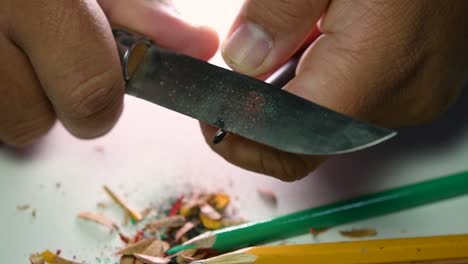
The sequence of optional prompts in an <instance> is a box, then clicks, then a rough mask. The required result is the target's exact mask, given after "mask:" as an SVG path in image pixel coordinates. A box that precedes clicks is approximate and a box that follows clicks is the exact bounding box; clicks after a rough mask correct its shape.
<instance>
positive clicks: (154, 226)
mask: <svg viewBox="0 0 468 264" xmlns="http://www.w3.org/2000/svg"><path fill="white" fill-rule="evenodd" d="M185 222H186V219H185V217H183V216H181V215H174V216H168V217H164V218H161V219H157V220H155V221H153V222H150V223H148V224H147V225H146V227H145V229H148V230H150V231H157V230H159V229H161V228H164V227H181V226H183V225H184V224H185Z"/></svg>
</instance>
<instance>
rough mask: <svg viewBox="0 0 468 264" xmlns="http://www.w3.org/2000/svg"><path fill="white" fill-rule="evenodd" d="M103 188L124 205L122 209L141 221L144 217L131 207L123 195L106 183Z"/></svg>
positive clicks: (114, 199) (113, 198)
mask: <svg viewBox="0 0 468 264" xmlns="http://www.w3.org/2000/svg"><path fill="white" fill-rule="evenodd" d="M103 188H104V191H105V192H106V193H107V194H108V195H109V196H110V197H111V199H112V200H113V201H114V202H116V203H117V204H118V205H119V206H120V207H122V209H124V210H125V211H126V212H127V213H128V214H129V215H130V216H131V217H132V218H133V219H135V220H136V221H141V220H142V219H143V217H142V216H141V214H140V212H138V211H137V210H135V209H133V208H132V207H130V206H129V205H128V203H127V201H125V199H124V198H123V197H122V196H120V195H118V194H117V193H115V192H114V191H112V190H111V189H110V188H109V187H108V186H107V185H104V186H103Z"/></svg>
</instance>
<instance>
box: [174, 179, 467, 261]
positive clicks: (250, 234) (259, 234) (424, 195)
mask: <svg viewBox="0 0 468 264" xmlns="http://www.w3.org/2000/svg"><path fill="white" fill-rule="evenodd" d="M467 193H468V171H466V172H461V173H456V174H452V175H449V176H446V177H442V178H437V179H433V180H428V181H424V182H420V183H416V184H411V185H407V186H403V187H398V188H395V189H390V190H387V191H383V192H378V193H373V194H368V195H364V196H361V197H357V198H354V199H350V200H346V201H341V202H337V203H333V204H330V205H325V206H320V207H316V208H312V209H307V210H304V211H300V212H296V213H292V214H288V215H284V216H280V217H276V218H271V219H267V220H263V221H257V222H251V223H247V224H243V225H239V226H234V227H229V228H224V229H220V230H216V231H213V232H206V233H204V234H201V235H200V236H198V237H195V238H193V239H192V240H189V241H187V242H186V243H184V244H183V245H180V246H176V247H173V248H171V249H169V250H168V252H167V253H168V254H170V255H171V254H175V253H177V252H179V251H182V250H185V249H191V248H212V249H216V250H219V251H220V252H227V251H232V250H236V249H240V248H244V247H247V246H252V245H257V244H260V243H265V242H269V241H274V240H279V239H284V238H288V237H292V236H296V235H301V234H306V233H308V232H309V230H310V228H314V229H316V230H320V229H324V228H330V227H333V226H337V225H341V224H345V223H349V222H354V221H358V220H362V219H367V218H371V217H376V216H380V215H384V214H389V213H393V212H397V211H400V210H405V209H409V208H412V207H416V206H420V205H424V204H429V203H433V202H437V201H440V200H444V199H448V198H452V197H455V196H459V195H463V194H467Z"/></svg>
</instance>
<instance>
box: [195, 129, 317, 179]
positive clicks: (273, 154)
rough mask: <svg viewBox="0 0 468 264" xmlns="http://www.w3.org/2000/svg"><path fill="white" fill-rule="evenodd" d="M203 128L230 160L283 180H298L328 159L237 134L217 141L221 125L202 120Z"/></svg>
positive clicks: (243, 166)
mask: <svg viewBox="0 0 468 264" xmlns="http://www.w3.org/2000/svg"><path fill="white" fill-rule="evenodd" d="M201 129H202V132H203V136H204V137H205V140H206V142H207V144H208V145H209V146H210V147H211V149H212V150H213V151H215V152H216V153H218V154H219V155H221V156H222V157H223V158H224V159H225V160H227V161H228V162H230V163H232V164H234V165H236V166H239V167H242V168H244V169H247V170H250V171H254V172H258V173H262V174H266V175H269V176H273V177H275V178H278V179H280V180H283V181H295V180H299V179H301V178H303V177H305V176H307V175H308V174H309V173H310V172H311V171H313V170H315V169H316V168H317V167H318V166H319V165H320V164H321V163H322V162H323V161H324V160H325V159H326V158H325V157H319V156H306V155H296V154H292V153H288V152H284V151H280V150H277V149H274V148H270V147H268V146H265V145H262V144H260V143H257V142H254V141H251V140H248V139H245V138H243V137H240V136H237V135H233V134H229V135H227V136H226V137H225V139H223V141H222V142H221V143H219V144H216V145H213V143H212V138H213V136H214V134H215V133H216V130H217V128H214V127H212V126H209V125H207V124H203V123H201Z"/></svg>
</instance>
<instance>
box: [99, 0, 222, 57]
mask: <svg viewBox="0 0 468 264" xmlns="http://www.w3.org/2000/svg"><path fill="white" fill-rule="evenodd" d="M99 4H100V5H101V6H102V8H103V10H104V12H105V13H106V15H107V17H108V19H109V20H110V21H111V23H112V24H114V25H116V26H123V27H125V28H128V29H131V30H133V31H136V32H138V33H140V34H142V35H144V36H147V37H150V38H151V39H152V40H153V41H155V43H157V44H158V45H161V46H162V47H165V48H168V49H171V50H175V51H178V52H181V53H184V54H187V55H190V56H192V57H196V58H199V59H202V60H208V59H210V58H211V57H212V56H213V55H214V54H215V52H216V50H217V49H218V42H219V41H218V36H217V34H216V32H215V31H213V30H212V29H210V28H208V27H200V26H195V25H192V24H189V23H187V22H186V21H184V20H182V19H181V18H179V17H178V16H177V15H176V14H175V13H174V12H171V11H170V9H169V8H167V6H166V4H162V3H161V2H160V1H146V0H135V1H128V0H99Z"/></svg>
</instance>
